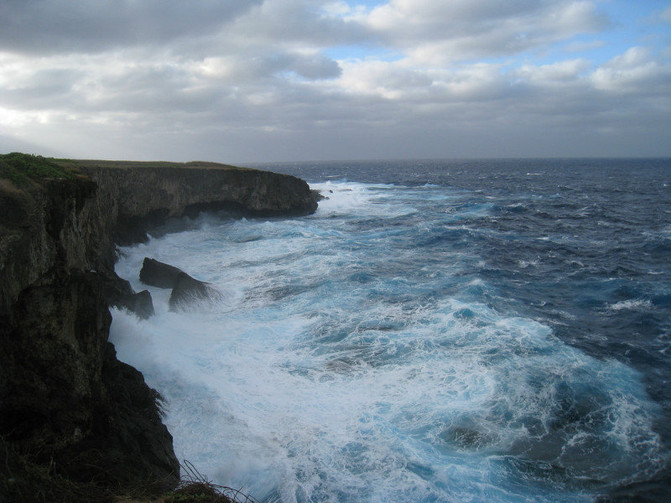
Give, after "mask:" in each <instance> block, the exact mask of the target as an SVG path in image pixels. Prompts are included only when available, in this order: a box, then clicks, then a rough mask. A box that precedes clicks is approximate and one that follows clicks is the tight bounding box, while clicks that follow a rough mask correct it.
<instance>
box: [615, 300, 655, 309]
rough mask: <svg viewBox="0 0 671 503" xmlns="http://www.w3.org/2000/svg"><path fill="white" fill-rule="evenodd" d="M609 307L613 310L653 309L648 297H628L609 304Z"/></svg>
mask: <svg viewBox="0 0 671 503" xmlns="http://www.w3.org/2000/svg"><path fill="white" fill-rule="evenodd" d="M608 307H609V309H611V310H613V311H622V310H625V309H626V310H637V309H651V308H652V302H650V301H649V300H646V299H628V300H621V301H620V302H616V303H614V304H611V305H610V306H608Z"/></svg>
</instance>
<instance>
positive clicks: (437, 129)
mask: <svg viewBox="0 0 671 503" xmlns="http://www.w3.org/2000/svg"><path fill="white" fill-rule="evenodd" d="M13 150H20V151H24V152H32V153H39V154H43V155H57V156H68V157H78V158H106V159H136V160H157V159H162V160H175V161H181V160H194V159H199V160H212V161H221V162H230V163H245V162H254V161H260V162H263V161H288V160H321V159H332V160H338V159H391V158H454V157H543V156H553V157H556V156H671V2H669V0H582V1H575V0H387V1H385V0H193V1H187V0H86V1H81V0H0V152H8V151H13Z"/></svg>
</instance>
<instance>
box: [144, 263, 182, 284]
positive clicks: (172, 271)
mask: <svg viewBox="0 0 671 503" xmlns="http://www.w3.org/2000/svg"><path fill="white" fill-rule="evenodd" d="M180 274H183V272H182V270H181V269H178V268H177V267H174V266H171V265H169V264H164V263H163V262H159V261H158V260H154V259H153V258H149V257H145V259H144V261H143V262H142V269H141V270H140V281H142V282H143V283H144V284H145V285H149V286H155V287H158V288H174V286H175V282H176V280H177V277H178V276H179V275H180Z"/></svg>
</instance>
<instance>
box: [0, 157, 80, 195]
mask: <svg viewBox="0 0 671 503" xmlns="http://www.w3.org/2000/svg"><path fill="white" fill-rule="evenodd" d="M75 176H76V174H75V173H73V172H72V171H71V170H70V169H68V168H66V167H64V166H61V165H59V164H57V163H56V162H55V160H54V159H50V158H47V157H42V156H39V155H30V154H21V153H18V152H13V153H11V154H4V155H0V179H6V180H10V181H11V182H12V183H13V184H14V185H16V186H17V187H20V186H22V185H25V184H26V183H27V182H28V181H29V180H34V181H40V180H46V179H53V178H59V179H69V178H74V177H75Z"/></svg>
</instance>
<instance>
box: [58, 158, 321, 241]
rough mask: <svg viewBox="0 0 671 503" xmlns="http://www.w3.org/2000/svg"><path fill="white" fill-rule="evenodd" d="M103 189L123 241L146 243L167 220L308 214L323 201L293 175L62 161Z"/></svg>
mask: <svg viewBox="0 0 671 503" xmlns="http://www.w3.org/2000/svg"><path fill="white" fill-rule="evenodd" d="M59 164H60V165H62V166H64V167H68V168H74V169H77V170H79V171H81V172H83V173H86V174H88V175H89V176H91V178H93V179H94V180H95V181H96V182H97V183H98V186H99V190H100V197H101V199H102V200H104V201H105V204H106V206H105V207H104V211H105V213H106V214H108V215H113V216H114V220H115V222H116V224H115V227H114V229H113V236H114V239H115V241H116V242H117V243H127V242H135V241H138V240H142V239H143V238H144V237H145V232H146V230H147V229H149V228H151V227H152V226H154V225H155V224H156V223H157V222H160V221H162V220H163V219H165V218H167V217H180V216H183V215H188V214H193V213H196V212H198V211H201V210H206V209H210V210H217V209H229V210H234V211H238V212H240V213H242V214H245V215H252V216H277V215H282V216H286V215H307V214H310V213H313V212H314V211H315V210H316V209H317V197H315V194H314V193H313V192H311V191H310V187H309V186H308V184H307V183H305V182H304V181H303V180H300V179H298V178H296V177H293V176H288V175H281V174H277V173H271V172H268V171H260V170H255V169H245V168H237V167H234V166H228V165H223V164H216V163H205V162H190V163H181V164H175V163H149V162H113V161H60V163H59Z"/></svg>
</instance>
